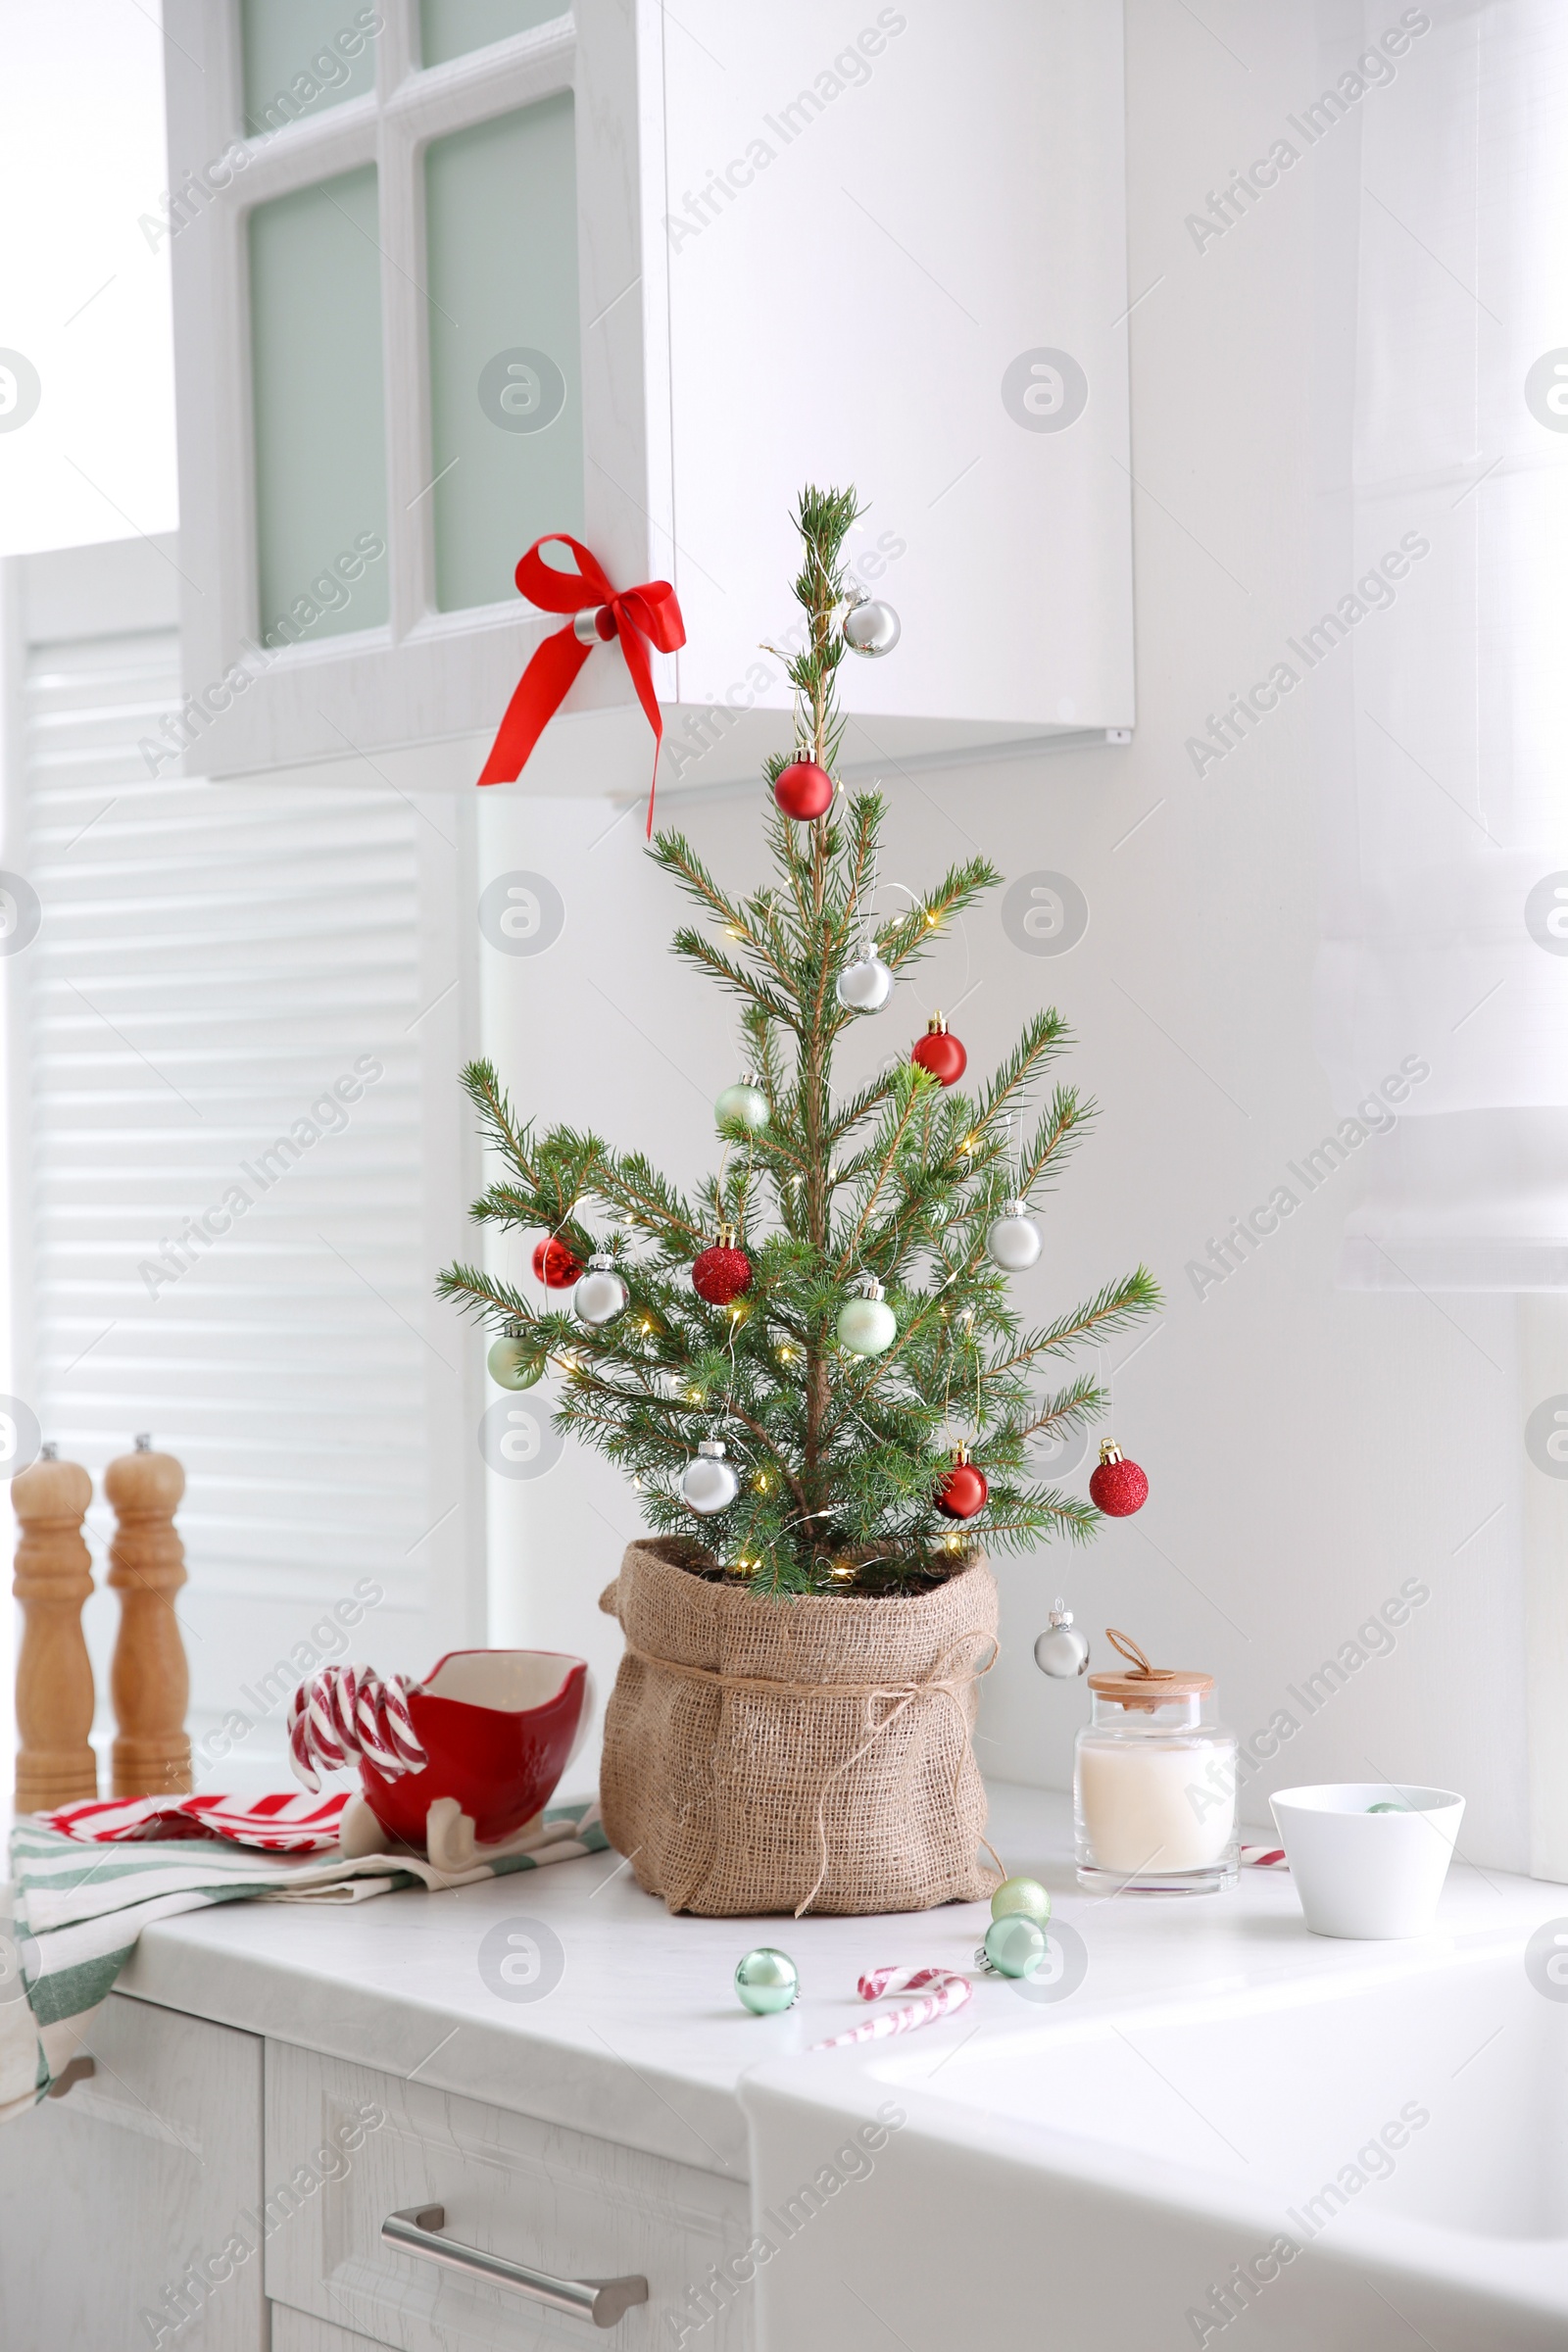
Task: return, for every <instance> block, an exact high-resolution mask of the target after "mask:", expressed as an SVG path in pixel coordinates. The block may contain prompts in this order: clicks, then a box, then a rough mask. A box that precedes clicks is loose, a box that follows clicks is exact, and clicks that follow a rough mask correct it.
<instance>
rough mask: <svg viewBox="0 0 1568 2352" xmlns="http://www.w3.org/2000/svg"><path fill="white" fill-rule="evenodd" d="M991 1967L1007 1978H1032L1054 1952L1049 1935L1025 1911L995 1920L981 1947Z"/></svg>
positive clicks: (1009, 1913)
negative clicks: (1047, 1955)
mask: <svg viewBox="0 0 1568 2352" xmlns="http://www.w3.org/2000/svg"><path fill="white" fill-rule="evenodd" d="M980 1948H981V1950H982V1951H983V1952H984V1953H985V1956H986V1959H987V1960H988V1961H989V1963H990V1965H991V1966H992V1967H993V1968H994V1969H995V1970H996V1971H997V1974H998V1975H999V1976H1003V1977H1032V1976H1034V1975H1035V1973H1036V1972H1037V1970H1038V1969H1039V1968H1040V1966H1041V1964H1042V1962H1043V1961H1044V1960H1045V1957H1046V1953H1047V1951H1048V1950H1049V1949H1050V1946H1049V1945H1048V1943H1047V1941H1046V1931H1045V1929H1044V1928H1043V1927H1042V1926H1041V1925H1040V1922H1039V1921H1038V1920H1037V1919H1031V1918H1030V1917H1029V1915H1028V1913H1027V1912H1025V1911H1009V1912H1008V1913H1007V1914H1006V1915H1005V1917H1004V1918H1002V1919H994V1920H993V1921H992V1922H991V1925H990V1927H989V1928H987V1930H986V1939H985V1942H984V1943H983V1944H982V1945H981V1947H980Z"/></svg>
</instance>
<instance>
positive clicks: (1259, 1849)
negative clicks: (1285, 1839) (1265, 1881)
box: [1242, 1845, 1291, 1870]
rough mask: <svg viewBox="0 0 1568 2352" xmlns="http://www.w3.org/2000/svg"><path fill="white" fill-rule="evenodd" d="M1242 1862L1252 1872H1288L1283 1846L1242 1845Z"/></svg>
mask: <svg viewBox="0 0 1568 2352" xmlns="http://www.w3.org/2000/svg"><path fill="white" fill-rule="evenodd" d="M1242 1860H1243V1861H1244V1862H1245V1863H1246V1864H1247V1865H1248V1867H1249V1868H1250V1869H1252V1870H1289V1869H1290V1867H1291V1866H1290V1864H1289V1863H1288V1862H1287V1861H1286V1859H1285V1848H1284V1846H1283V1845H1244V1846H1243V1848H1242Z"/></svg>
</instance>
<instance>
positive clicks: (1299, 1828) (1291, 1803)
mask: <svg viewBox="0 0 1568 2352" xmlns="http://www.w3.org/2000/svg"><path fill="white" fill-rule="evenodd" d="M1271 1801H1272V1803H1273V1806H1274V1819H1275V1822H1276V1823H1277V1825H1278V1828H1279V1833H1280V1842H1281V1843H1282V1844H1283V1846H1284V1848H1285V1855H1286V1859H1287V1861H1288V1862H1289V1863H1290V1866H1291V1876H1292V1878H1293V1879H1294V1880H1295V1881H1296V1891H1297V1893H1298V1894H1299V1896H1300V1898H1301V1909H1302V1910H1303V1911H1304V1912H1305V1914H1306V1924H1307V1926H1308V1927H1309V1928H1310V1929H1311V1931H1312V1933H1313V1935H1314V1936H1356V1937H1365V1938H1368V1939H1372V1938H1381V1937H1385V1936H1387V1937H1393V1936H1425V1935H1426V1934H1427V1932H1428V1931H1429V1929H1430V1928H1431V1926H1432V1922H1433V1920H1434V1918H1435V1917H1436V1914H1437V1908H1438V1896H1439V1895H1440V1894H1441V1893H1442V1891H1443V1882H1444V1880H1445V1879H1446V1876H1447V1872H1448V1863H1449V1861H1450V1860H1451V1858H1452V1855H1453V1841H1454V1839H1455V1838H1457V1837H1458V1835H1459V1824H1460V1822H1461V1820H1462V1819H1463V1818H1464V1798H1463V1797H1462V1796H1456V1795H1455V1794H1454V1792H1453V1790H1452V1789H1392V1788H1390V1787H1389V1785H1388V1784H1387V1783H1386V1782H1384V1781H1327V1782H1324V1783H1322V1784H1321V1785H1320V1786H1319V1787H1317V1788H1315V1789H1281V1790H1280V1792H1279V1794H1278V1795H1277V1796H1276V1797H1274V1798H1273V1799H1272V1800H1271ZM1383 1804H1397V1805H1402V1806H1404V1807H1406V1808H1407V1809H1406V1810H1405V1811H1404V1812H1400V1813H1373V1812H1371V1811H1369V1809H1368V1808H1369V1807H1371V1806H1372V1805H1383Z"/></svg>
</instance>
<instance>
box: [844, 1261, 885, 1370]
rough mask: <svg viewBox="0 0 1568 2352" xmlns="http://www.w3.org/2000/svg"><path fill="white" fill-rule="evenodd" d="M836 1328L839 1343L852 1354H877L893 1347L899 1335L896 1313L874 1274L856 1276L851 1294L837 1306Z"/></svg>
mask: <svg viewBox="0 0 1568 2352" xmlns="http://www.w3.org/2000/svg"><path fill="white" fill-rule="evenodd" d="M837 1328H838V1336H839V1346H840V1347H841V1348H848V1349H849V1351H850V1353H851V1354H852V1355H880V1354H881V1353H882V1351H883V1349H884V1348H891V1347H892V1345H893V1343H894V1341H895V1340H896V1339H897V1337H898V1332H899V1324H898V1317H897V1316H896V1315H895V1314H894V1312H893V1309H892V1307H891V1306H889V1305H888V1303H887V1299H886V1296H885V1294H884V1292H883V1289H882V1285H881V1284H880V1283H879V1282H878V1281H877V1280H876V1279H875V1277H874V1276H873V1275H870V1274H861V1275H860V1276H858V1279H857V1281H856V1283H855V1295H854V1297H853V1298H850V1299H846V1300H845V1301H844V1304H843V1305H842V1306H841V1307H840V1308H839V1319H838V1326H837Z"/></svg>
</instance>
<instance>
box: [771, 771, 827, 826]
mask: <svg viewBox="0 0 1568 2352" xmlns="http://www.w3.org/2000/svg"><path fill="white" fill-rule="evenodd" d="M773 798H774V800H775V801H777V803H778V805H779V807H780V808H781V809H783V811H784V813H785V815H786V816H793V817H794V818H795V819H796V820H797V822H798V823H801V824H805V823H806V822H807V821H808V820H809V818H811V817H813V816H820V815H822V813H823V812H824V810H825V809H828V808H829V807H830V805H831V803H832V799H833V779H832V777H831V776H830V775H829V774H828V772H827V769H826V768H825V767H818V766H817V764H816V761H815V760H791V761H790V763H789V765H788V767H786V768H781V769H780V771H779V776H778V781H777V782H776V783H775V785H774V786H773Z"/></svg>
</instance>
